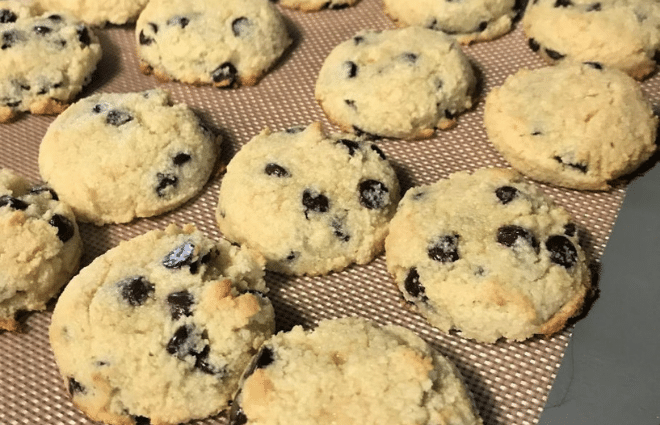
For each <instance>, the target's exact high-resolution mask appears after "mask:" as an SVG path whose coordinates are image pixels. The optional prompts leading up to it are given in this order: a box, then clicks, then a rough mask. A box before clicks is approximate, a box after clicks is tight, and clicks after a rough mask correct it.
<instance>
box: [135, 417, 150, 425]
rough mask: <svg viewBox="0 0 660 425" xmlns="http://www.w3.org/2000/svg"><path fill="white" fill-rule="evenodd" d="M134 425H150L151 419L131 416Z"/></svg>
mask: <svg viewBox="0 0 660 425" xmlns="http://www.w3.org/2000/svg"><path fill="white" fill-rule="evenodd" d="M132 418H133V421H134V422H135V425H151V419H149V418H147V417H146V416H132Z"/></svg>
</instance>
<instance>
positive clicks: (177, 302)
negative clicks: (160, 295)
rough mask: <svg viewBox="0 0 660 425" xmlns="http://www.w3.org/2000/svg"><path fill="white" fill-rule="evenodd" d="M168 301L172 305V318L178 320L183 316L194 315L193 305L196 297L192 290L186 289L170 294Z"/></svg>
mask: <svg viewBox="0 0 660 425" xmlns="http://www.w3.org/2000/svg"><path fill="white" fill-rule="evenodd" d="M167 303H168V304H169V305H170V314H171V315H172V320H178V319H179V318H181V317H182V316H186V317H188V316H191V315H192V309H191V307H192V305H193V304H194V303H195V299H194V298H193V296H192V294H191V293H190V292H188V291H185V290H184V291H178V292H172V293H171V294H169V295H168V296H167Z"/></svg>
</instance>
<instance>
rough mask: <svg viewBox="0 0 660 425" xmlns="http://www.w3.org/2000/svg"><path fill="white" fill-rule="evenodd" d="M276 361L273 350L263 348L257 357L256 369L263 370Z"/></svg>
mask: <svg viewBox="0 0 660 425" xmlns="http://www.w3.org/2000/svg"><path fill="white" fill-rule="evenodd" d="M274 361H275V355H274V353H273V349H272V348H270V347H266V346H264V347H262V348H261V350H260V351H259V354H258V355H257V361H256V368H257V369H263V368H265V367H267V366H270V365H271V364H272V363H273V362H274Z"/></svg>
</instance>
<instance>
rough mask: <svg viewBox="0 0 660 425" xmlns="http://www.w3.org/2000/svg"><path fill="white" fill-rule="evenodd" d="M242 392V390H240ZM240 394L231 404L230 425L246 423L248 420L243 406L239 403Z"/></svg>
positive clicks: (243, 424)
mask: <svg viewBox="0 0 660 425" xmlns="http://www.w3.org/2000/svg"><path fill="white" fill-rule="evenodd" d="M238 394H240V390H239V392H238ZM238 394H237V395H236V399H235V400H234V402H233V403H232V404H231V409H230V410H229V425H245V424H246V423H247V421H248V418H247V416H245V412H243V408H242V407H241V406H240V405H239V404H238V401H237V400H238Z"/></svg>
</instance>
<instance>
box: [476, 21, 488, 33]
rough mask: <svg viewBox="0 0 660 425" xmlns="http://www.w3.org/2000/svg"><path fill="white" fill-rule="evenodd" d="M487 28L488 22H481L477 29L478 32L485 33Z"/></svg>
mask: <svg viewBox="0 0 660 425" xmlns="http://www.w3.org/2000/svg"><path fill="white" fill-rule="evenodd" d="M486 28H488V22H486V21H481V22H480V23H479V26H478V27H477V32H483V31H485V30H486Z"/></svg>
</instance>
